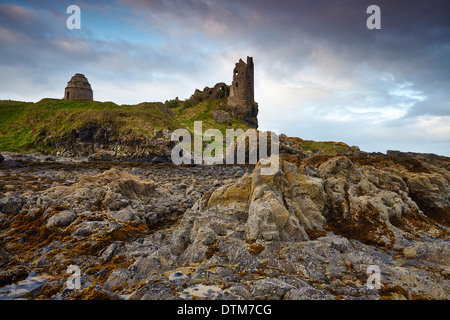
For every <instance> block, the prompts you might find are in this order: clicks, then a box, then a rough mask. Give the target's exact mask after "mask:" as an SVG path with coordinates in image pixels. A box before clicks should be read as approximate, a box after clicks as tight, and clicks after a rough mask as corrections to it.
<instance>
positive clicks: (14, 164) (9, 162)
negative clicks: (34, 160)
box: [2, 159, 23, 168]
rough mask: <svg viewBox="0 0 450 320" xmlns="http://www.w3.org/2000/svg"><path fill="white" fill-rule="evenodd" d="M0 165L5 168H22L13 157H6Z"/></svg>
mask: <svg viewBox="0 0 450 320" xmlns="http://www.w3.org/2000/svg"><path fill="white" fill-rule="evenodd" d="M2 165H3V166H4V167H7V168H22V167H23V165H22V164H20V163H19V162H17V161H16V160H14V159H7V160H5V161H3V162H2Z"/></svg>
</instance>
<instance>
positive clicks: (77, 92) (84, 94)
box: [64, 73, 94, 101]
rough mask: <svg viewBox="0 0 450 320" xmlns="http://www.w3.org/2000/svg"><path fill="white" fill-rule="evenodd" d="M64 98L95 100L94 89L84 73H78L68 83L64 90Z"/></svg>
mask: <svg viewBox="0 0 450 320" xmlns="http://www.w3.org/2000/svg"><path fill="white" fill-rule="evenodd" d="M64 99H66V100H89V101H93V100H94V93H93V91H92V88H91V85H90V84H89V81H88V80H87V78H86V77H85V76H84V74H81V73H76V74H75V75H74V76H73V77H72V79H70V81H69V82H68V83H67V87H66V89H65V91H64Z"/></svg>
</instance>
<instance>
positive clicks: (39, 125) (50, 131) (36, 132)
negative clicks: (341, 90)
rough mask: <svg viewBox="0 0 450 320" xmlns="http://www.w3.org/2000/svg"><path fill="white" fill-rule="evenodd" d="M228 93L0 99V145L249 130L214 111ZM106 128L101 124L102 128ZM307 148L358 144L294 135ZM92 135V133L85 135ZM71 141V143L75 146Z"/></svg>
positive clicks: (14, 147) (342, 148)
mask: <svg viewBox="0 0 450 320" xmlns="http://www.w3.org/2000/svg"><path fill="white" fill-rule="evenodd" d="M226 103H227V101H226V99H212V98H211V99H206V100H202V99H196V98H195V95H193V97H191V98H190V99H188V100H186V101H180V100H178V99H174V100H169V101H166V103H161V102H143V103H140V104H137V105H118V104H115V103H113V102H99V101H78V100H63V99H49V98H46V99H42V100H41V101H39V102H36V103H33V102H20V101H11V100H0V151H9V152H36V151H40V152H42V151H52V150H54V149H57V148H59V147H61V146H66V145H67V144H70V143H71V142H73V139H74V138H77V137H78V136H79V135H80V131H81V135H83V134H84V133H86V132H87V131H89V130H91V131H92V130H93V131H94V132H87V133H88V134H90V135H94V136H95V135H103V136H104V137H100V140H102V142H105V141H106V140H108V141H109V142H110V141H111V140H115V141H123V140H125V141H127V140H128V141H129V140H142V139H145V138H148V137H154V136H155V130H163V129H167V130H169V131H173V130H175V129H177V128H187V129H189V130H190V131H191V132H193V127H194V121H202V127H203V131H205V130H207V129H210V128H215V129H219V130H220V131H221V132H222V134H223V135H224V136H225V131H226V129H228V128H233V129H243V130H244V131H245V130H247V129H248V128H249V127H248V125H247V124H246V123H245V122H243V121H241V120H239V119H236V118H235V117H233V116H232V115H230V122H229V123H220V122H218V121H216V120H215V119H214V117H213V111H216V110H221V111H226ZM100 128H101V130H99V129H100ZM289 139H291V141H292V142H293V143H295V144H298V145H300V146H301V147H302V148H303V150H304V151H306V152H313V153H314V152H321V153H324V154H344V153H348V152H349V151H352V150H353V149H357V147H350V146H348V145H347V144H345V143H342V142H332V141H328V142H316V141H311V140H303V139H300V138H289ZM85 140H86V139H85ZM69 147H70V146H69Z"/></svg>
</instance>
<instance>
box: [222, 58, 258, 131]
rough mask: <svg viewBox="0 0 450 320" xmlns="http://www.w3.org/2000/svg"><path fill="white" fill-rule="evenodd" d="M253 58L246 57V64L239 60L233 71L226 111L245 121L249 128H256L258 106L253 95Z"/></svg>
mask: <svg viewBox="0 0 450 320" xmlns="http://www.w3.org/2000/svg"><path fill="white" fill-rule="evenodd" d="M253 76H254V67H253V58H252V57H247V63H245V62H244V61H242V59H239V62H238V63H236V66H235V67H234V70H233V82H232V84H231V88H230V95H229V97H228V109H229V111H230V112H231V114H232V115H233V116H234V117H235V118H237V119H240V120H243V121H245V122H246V123H247V124H248V125H249V126H250V127H252V128H255V129H256V128H258V118H257V115H258V104H257V103H256V102H255V94H254V79H253Z"/></svg>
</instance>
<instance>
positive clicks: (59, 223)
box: [47, 210, 77, 228]
mask: <svg viewBox="0 0 450 320" xmlns="http://www.w3.org/2000/svg"><path fill="white" fill-rule="evenodd" d="M76 218H77V215H76V213H75V212H73V211H69V210H65V211H62V212H59V213H55V214H54V215H52V216H51V217H50V218H49V219H48V222H47V228H51V227H66V226H68V225H69V224H71V223H72V222H73V221H75V219H76Z"/></svg>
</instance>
